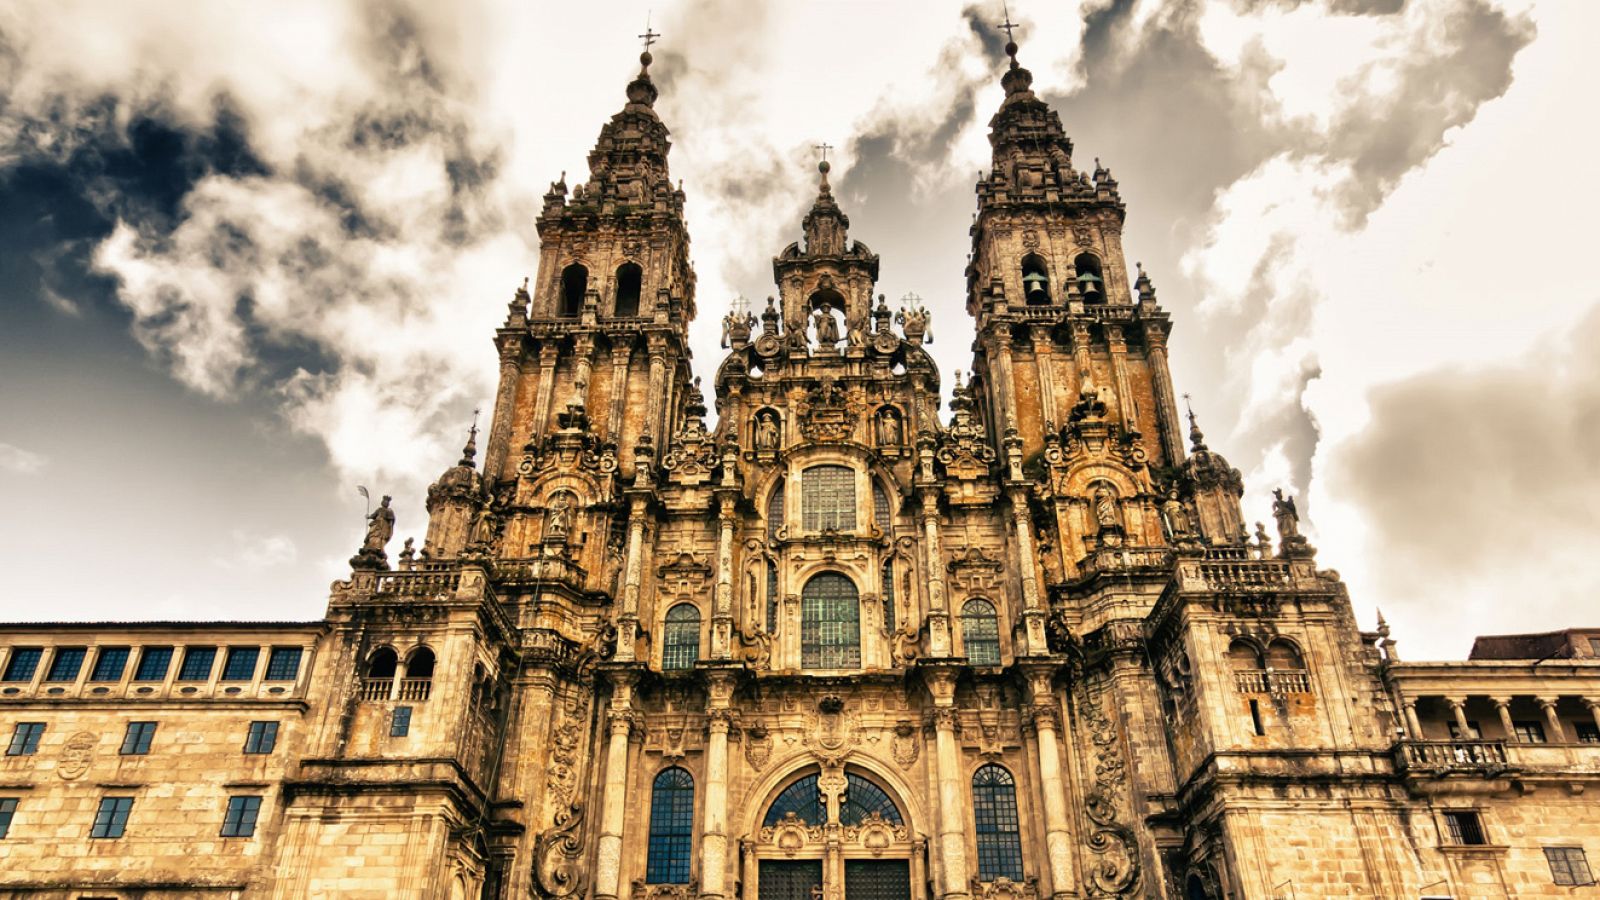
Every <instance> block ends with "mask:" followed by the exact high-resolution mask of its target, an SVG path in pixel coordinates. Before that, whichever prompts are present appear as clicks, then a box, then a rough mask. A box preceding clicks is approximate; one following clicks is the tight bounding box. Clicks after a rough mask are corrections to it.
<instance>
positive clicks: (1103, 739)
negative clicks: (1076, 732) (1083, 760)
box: [1079, 679, 1139, 897]
mask: <svg viewBox="0 0 1600 900" xmlns="http://www.w3.org/2000/svg"><path fill="white" fill-rule="evenodd" d="M1097 681H1099V683H1096V684H1090V683H1089V682H1088V681H1085V682H1083V684H1082V689H1081V691H1080V701H1079V703H1080V706H1081V708H1082V710H1083V719H1084V724H1085V725H1086V726H1087V727H1088V731H1089V741H1090V743H1091V744H1092V745H1093V746H1094V750H1093V754H1092V755H1093V764H1094V786H1093V787H1092V788H1091V789H1090V791H1089V793H1088V795H1087V796H1086V797H1085V799H1084V815H1085V816H1087V817H1088V819H1089V822H1090V823H1091V828H1090V829H1089V833H1088V835H1087V836H1086V839H1085V845H1086V846H1087V847H1088V848H1089V852H1090V853H1093V854H1094V855H1095V857H1096V859H1095V860H1094V861H1093V863H1092V864H1091V865H1090V867H1089V870H1088V872H1087V874H1086V877H1085V879H1084V880H1085V887H1086V888H1087V889H1088V896H1091V897H1125V896H1131V895H1132V894H1133V893H1134V891H1135V889H1136V887H1137V886H1138V882H1139V848H1138V844H1137V843H1136V841H1135V840H1134V836H1133V831H1132V830H1131V829H1130V828H1128V827H1127V826H1126V825H1123V824H1122V823H1121V822H1119V821H1118V809H1117V802H1116V800H1115V798H1116V797H1118V796H1120V795H1121V794H1122V790H1123V787H1124V786H1125V785H1126V783H1127V778H1128V773H1127V764H1126V763H1125V762H1124V761H1123V758H1122V753H1121V751H1120V750H1119V749H1118V747H1117V731H1116V726H1115V725H1114V724H1113V723H1112V721H1111V720H1110V718H1108V717H1107V715H1106V713H1105V710H1104V709H1103V708H1102V707H1101V702H1100V701H1101V695H1102V694H1103V693H1104V692H1105V691H1106V690H1108V688H1107V687H1106V685H1105V684H1104V682H1103V680H1098V679H1097Z"/></svg>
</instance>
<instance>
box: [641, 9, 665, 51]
mask: <svg viewBox="0 0 1600 900" xmlns="http://www.w3.org/2000/svg"><path fill="white" fill-rule="evenodd" d="M658 37H661V35H660V33H658V32H656V31H653V30H651V28H650V13H648V12H646V13H645V14H644V34H641V35H639V39H640V40H642V41H644V52H646V53H649V52H650V45H651V44H654V43H655V42H656V38H658Z"/></svg>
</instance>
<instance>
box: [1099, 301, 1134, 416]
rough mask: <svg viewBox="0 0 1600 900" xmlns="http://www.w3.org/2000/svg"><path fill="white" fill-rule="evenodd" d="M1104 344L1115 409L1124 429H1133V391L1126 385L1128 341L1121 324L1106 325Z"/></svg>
mask: <svg viewBox="0 0 1600 900" xmlns="http://www.w3.org/2000/svg"><path fill="white" fill-rule="evenodd" d="M1106 344H1107V345H1108V346H1109V347H1110V349H1111V381H1112V383H1113V384H1114V385H1115V386H1116V390H1117V411H1118V412H1119V413H1120V414H1121V417H1122V427H1123V429H1125V430H1130V431H1131V430H1135V429H1136V428H1137V423H1138V421H1139V417H1138V411H1137V410H1136V409H1135V408H1134V402H1133V391H1132V390H1130V389H1129V387H1128V342H1127V340H1125V339H1124V338H1123V336H1122V326H1121V325H1107V326H1106Z"/></svg>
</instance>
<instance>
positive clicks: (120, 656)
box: [89, 647, 128, 681]
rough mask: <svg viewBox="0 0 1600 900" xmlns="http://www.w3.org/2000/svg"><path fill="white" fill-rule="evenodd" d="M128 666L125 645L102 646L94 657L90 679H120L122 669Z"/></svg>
mask: <svg viewBox="0 0 1600 900" xmlns="http://www.w3.org/2000/svg"><path fill="white" fill-rule="evenodd" d="M127 667H128V648H127V647H102V648H100V655H99V656H98V657H96V658H95V661H94V671H93V672H92V673H90V675H89V680H90V681H121V680H122V670H123V669H126V668H127Z"/></svg>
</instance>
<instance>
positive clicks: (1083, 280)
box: [1072, 253, 1106, 303]
mask: <svg viewBox="0 0 1600 900" xmlns="http://www.w3.org/2000/svg"><path fill="white" fill-rule="evenodd" d="M1072 268H1073V270H1074V271H1076V272H1077V273H1078V293H1079V294H1080V295H1081V296H1082V297H1083V299H1084V302H1086V303H1099V302H1101V301H1103V300H1105V299H1106V282H1105V276H1104V274H1103V273H1102V272H1101V271H1100V260H1099V259H1097V258H1095V255H1094V254H1093V253H1079V254H1078V256H1077V258H1075V259H1073V261H1072Z"/></svg>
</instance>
